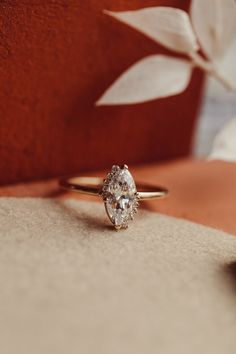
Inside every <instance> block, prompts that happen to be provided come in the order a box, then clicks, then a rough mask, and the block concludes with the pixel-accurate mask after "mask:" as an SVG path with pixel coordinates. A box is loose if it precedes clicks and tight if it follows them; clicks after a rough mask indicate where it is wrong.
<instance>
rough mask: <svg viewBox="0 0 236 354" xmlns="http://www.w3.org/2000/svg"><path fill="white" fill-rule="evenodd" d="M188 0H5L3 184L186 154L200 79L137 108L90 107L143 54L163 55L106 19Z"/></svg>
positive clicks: (0, 14) (0, 79)
mask: <svg viewBox="0 0 236 354" xmlns="http://www.w3.org/2000/svg"><path fill="white" fill-rule="evenodd" d="M188 4H189V1H185V0H181V1H178V0H175V1H174V0H172V1H171V0H170V1H160V0H155V1H154V0H132V1H131V0H130V1H126V0H112V1H111V0H100V1H96V0H86V1H84V0H83V1H82V0H55V1H53V0H47V1H43V0H41V1H40V0H24V1H21V0H5V1H4V0H2V1H1V2H0V83H1V89H0V183H1V184H7V183H12V182H17V181H27V180H31V179H38V178H47V177H52V176H57V175H62V174H67V173H73V172H78V171H83V170H86V169H98V168H99V169H100V168H103V167H107V166H109V165H111V164H112V163H122V162H126V163H139V162H150V161H158V160H160V159H169V158H173V157H177V156H182V155H186V154H188V153H189V151H190V149H191V139H192V133H193V129H194V124H195V118H196V112H197V108H198V101H199V97H200V87H201V81H202V77H201V75H200V73H195V74H194V76H193V80H192V82H191V84H190V87H189V88H188V90H187V91H186V92H185V93H184V94H181V95H178V96H176V97H172V98H168V99H162V100H158V101H154V102H150V103H146V104H142V105H135V106H123V107H105V108H104V107H99V108H95V107H94V102H95V101H96V100H97V99H98V97H99V96H100V95H101V94H102V93H103V91H104V90H105V89H106V88H107V86H108V85H109V84H111V83H112V82H113V81H114V79H115V78H116V77H117V76H118V75H119V74H120V73H122V72H123V71H124V70H125V69H126V68H128V67H129V66H130V65H131V64H132V63H134V62H135V61H137V60H138V59H140V58H142V57H144V56H145V55H149V54H153V53H156V52H162V53H163V52H165V51H164V50H163V48H162V47H159V46H157V45H156V44H155V43H154V42H152V41H151V40H149V39H147V38H145V37H144V36H143V35H141V34H139V33H137V32H135V31H134V30H132V29H130V28H128V27H127V26H125V25H123V24H121V23H119V22H117V21H115V20H114V19H111V18H109V17H108V16H106V15H103V13H102V10H103V9H109V10H128V9H136V8H140V7H144V6H145V7H146V6H155V5H171V6H175V7H177V6H178V7H179V5H181V6H182V7H183V8H185V9H187V8H188Z"/></svg>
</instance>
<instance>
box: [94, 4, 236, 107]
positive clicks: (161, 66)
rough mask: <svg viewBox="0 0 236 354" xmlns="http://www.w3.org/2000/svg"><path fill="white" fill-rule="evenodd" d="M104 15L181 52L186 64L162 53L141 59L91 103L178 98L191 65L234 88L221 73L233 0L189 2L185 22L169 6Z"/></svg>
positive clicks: (233, 31) (235, 26)
mask: <svg viewBox="0 0 236 354" xmlns="http://www.w3.org/2000/svg"><path fill="white" fill-rule="evenodd" d="M105 12H106V14H108V15H110V16H112V17H114V18H116V19H117V20H119V21H122V22H124V23H126V24H127V25H129V26H131V27H133V28H135V29H137V30H138V31H140V32H142V33H143V34H145V35H146V36H148V37H150V38H152V39H153V40H154V41H156V42H158V43H161V44H162V45H163V46H165V47H167V48H168V49H171V50H173V51H176V52H181V53H184V54H186V55H187V57H188V60H182V59H178V58H175V57H170V56H163V55H156V56H151V57H147V58H144V59H143V60H141V61H139V62H138V63H136V64H134V66H132V67H131V68H130V69H128V70H127V71H126V72H125V73H123V74H122V75H121V77H120V78H118V79H117V80H116V81H115V83H114V84H113V85H112V86H111V87H110V88H108V90H107V91H106V92H105V93H104V94H103V96H102V97H101V98H100V99H99V100H98V102H97V104H99V105H111V104H132V103H138V102H145V101H149V100H153V99H156V98H162V97H167V96H171V95H176V94H179V93H181V92H183V91H184V90H185V88H186V87H187V86H188V83H189V81H190V79H191V72H192V68H193V67H199V68H201V69H202V70H204V71H205V72H207V73H208V74H210V75H213V76H215V77H216V78H217V79H218V80H219V81H221V82H222V83H223V84H224V86H225V87H227V88H228V89H231V90H232V89H233V90H234V89H236V82H235V80H233V79H232V77H233V75H231V73H227V75H226V73H224V69H223V66H224V65H223V63H224V62H225V57H226V55H228V56H229V53H230V45H231V42H232V41H233V39H234V38H235V37H236V4H235V1H234V0H193V1H192V6H191V20H190V18H189V15H188V14H187V13H186V12H185V11H183V10H179V9H175V8H171V7H151V8H145V9H141V10H136V11H126V12H111V11H105ZM191 22H192V23H193V26H192V24H191ZM193 27H194V29H193ZM195 33H196V35H197V38H196V35H195ZM199 44H200V46H199ZM199 49H202V51H203V52H204V53H205V54H206V56H207V59H205V58H204V57H203V56H202V55H201V54H199Z"/></svg>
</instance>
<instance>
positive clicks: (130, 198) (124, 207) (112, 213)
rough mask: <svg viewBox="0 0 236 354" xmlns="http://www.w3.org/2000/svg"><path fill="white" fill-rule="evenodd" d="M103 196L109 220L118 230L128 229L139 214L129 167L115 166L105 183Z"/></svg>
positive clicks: (135, 191)
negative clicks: (129, 222) (129, 223)
mask: <svg viewBox="0 0 236 354" xmlns="http://www.w3.org/2000/svg"><path fill="white" fill-rule="evenodd" d="M102 195H103V199H104V202H105V208H106V211H107V214H108V216H109V219H110V220H111V222H112V223H113V224H114V225H115V227H116V228H117V229H120V228H126V227H127V226H128V221H129V220H130V219H133V216H134V214H135V213H136V212H137V206H138V196H137V190H136V186H135V182H134V179H133V177H132V175H131V173H130V172H129V170H128V167H127V166H124V167H123V168H120V167H119V166H113V167H112V171H111V173H108V175H107V179H106V180H105V181H104V185H103V189H102Z"/></svg>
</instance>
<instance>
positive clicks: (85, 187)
mask: <svg viewBox="0 0 236 354" xmlns="http://www.w3.org/2000/svg"><path fill="white" fill-rule="evenodd" d="M59 183H60V186H61V187H63V188H65V189H68V190H70V191H74V192H77V193H81V194H89V195H96V196H98V195H100V194H101V190H102V187H103V179H102V178H99V177H69V178H63V179H61V180H60V182H59ZM136 188H137V192H138V195H139V198H140V200H146V199H153V198H162V197H165V196H166V195H167V194H168V190H167V189H166V188H163V187H159V186H152V185H149V184H143V183H136Z"/></svg>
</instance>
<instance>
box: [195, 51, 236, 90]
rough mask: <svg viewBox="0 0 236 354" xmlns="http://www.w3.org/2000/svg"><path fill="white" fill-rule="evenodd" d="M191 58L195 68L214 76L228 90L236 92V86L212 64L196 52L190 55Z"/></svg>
mask: <svg viewBox="0 0 236 354" xmlns="http://www.w3.org/2000/svg"><path fill="white" fill-rule="evenodd" d="M189 57H190V59H191V60H192V63H193V65H194V66H196V67H198V68H200V69H202V70H204V71H205V72H207V73H208V74H210V75H212V76H214V77H215V78H216V79H217V80H218V81H220V82H221V83H222V84H223V85H224V87H225V88H226V89H227V90H230V91H236V84H235V83H234V82H231V81H230V80H228V79H227V78H226V77H225V76H224V75H222V74H221V73H220V72H219V71H218V70H217V68H216V67H214V65H213V64H212V63H211V62H209V61H207V60H205V59H204V58H203V57H202V56H201V55H199V54H198V53H196V52H192V53H189Z"/></svg>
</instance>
